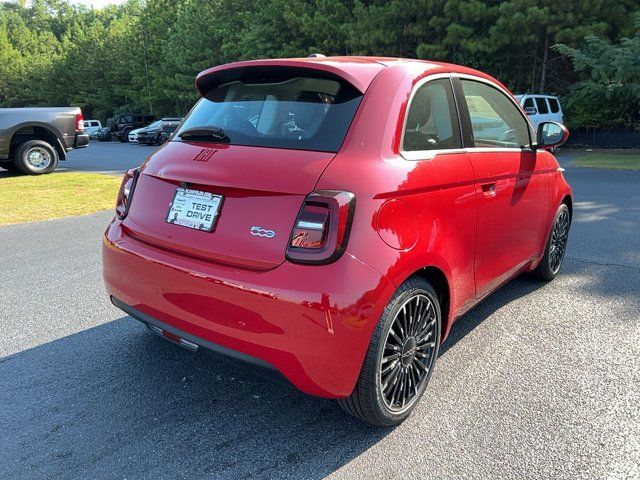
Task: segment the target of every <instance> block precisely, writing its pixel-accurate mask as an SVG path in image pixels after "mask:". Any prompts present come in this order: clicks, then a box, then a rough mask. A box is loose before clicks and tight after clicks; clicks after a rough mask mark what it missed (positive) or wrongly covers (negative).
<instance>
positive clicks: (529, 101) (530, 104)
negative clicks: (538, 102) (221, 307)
mask: <svg viewBox="0 0 640 480" xmlns="http://www.w3.org/2000/svg"><path fill="white" fill-rule="evenodd" d="M522 107H523V108H532V107H533V108H536V106H535V105H534V104H533V98H531V97H529V98H527V99H526V100H525V101H524V105H523V106H522Z"/></svg>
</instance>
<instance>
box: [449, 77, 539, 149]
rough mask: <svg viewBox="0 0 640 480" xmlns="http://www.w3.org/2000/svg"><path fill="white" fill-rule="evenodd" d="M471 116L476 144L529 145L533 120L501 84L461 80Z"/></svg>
mask: <svg viewBox="0 0 640 480" xmlns="http://www.w3.org/2000/svg"><path fill="white" fill-rule="evenodd" d="M460 83H461V84H462V91H463V93H464V98H465V100H466V102H467V107H468V109H469V116H470V117H471V129H472V131H473V141H474V146H476V147H480V148H521V147H524V146H526V145H529V144H530V143H531V142H530V140H529V126H528V125H529V124H528V123H527V121H526V120H525V119H524V117H523V116H522V115H521V113H520V110H519V109H518V107H516V106H515V105H514V104H513V102H511V100H509V99H508V98H507V96H506V95H505V94H504V93H502V92H501V91H500V90H498V89H497V88H494V87H491V86H489V85H487V84H485V83H481V82H476V81H473V80H461V81H460Z"/></svg>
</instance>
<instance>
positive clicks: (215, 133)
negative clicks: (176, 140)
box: [178, 125, 231, 143]
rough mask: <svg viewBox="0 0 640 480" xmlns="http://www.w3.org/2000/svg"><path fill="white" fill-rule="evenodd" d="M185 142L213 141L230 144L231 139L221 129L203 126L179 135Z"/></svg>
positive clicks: (189, 129)
mask: <svg viewBox="0 0 640 480" xmlns="http://www.w3.org/2000/svg"><path fill="white" fill-rule="evenodd" d="M178 136H179V137H180V138H181V139H183V140H187V139H189V140H193V139H201V140H213V141H215V142H221V143H229V142H231V139H230V138H229V137H228V136H227V134H226V132H225V131H224V130H223V129H222V128H221V127H212V126H207V125H203V126H200V127H192V128H187V129H186V130H183V131H182V132H180V133H179V134H178Z"/></svg>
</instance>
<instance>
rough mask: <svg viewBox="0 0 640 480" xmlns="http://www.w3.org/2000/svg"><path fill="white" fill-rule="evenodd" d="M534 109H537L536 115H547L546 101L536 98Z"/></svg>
mask: <svg viewBox="0 0 640 480" xmlns="http://www.w3.org/2000/svg"><path fill="white" fill-rule="evenodd" d="M536 107H537V108H538V113H541V114H543V115H544V114H545V113H549V107H547V99H546V98H543V97H536Z"/></svg>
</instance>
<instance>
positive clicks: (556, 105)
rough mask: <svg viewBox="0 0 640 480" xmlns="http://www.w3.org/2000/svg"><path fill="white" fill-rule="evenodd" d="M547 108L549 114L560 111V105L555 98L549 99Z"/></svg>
mask: <svg viewBox="0 0 640 480" xmlns="http://www.w3.org/2000/svg"><path fill="white" fill-rule="evenodd" d="M547 100H549V107H550V108H551V113H558V112H559V111H560V104H559V103H558V100H557V99H555V98H549V99H547Z"/></svg>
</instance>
